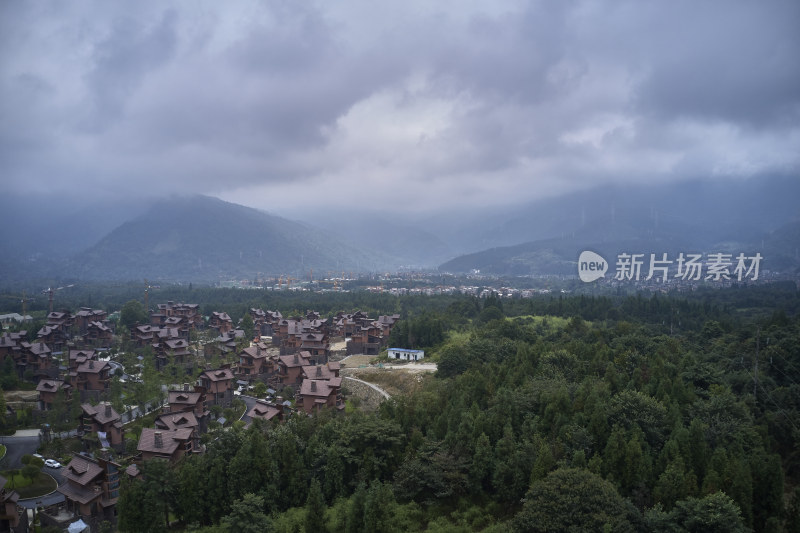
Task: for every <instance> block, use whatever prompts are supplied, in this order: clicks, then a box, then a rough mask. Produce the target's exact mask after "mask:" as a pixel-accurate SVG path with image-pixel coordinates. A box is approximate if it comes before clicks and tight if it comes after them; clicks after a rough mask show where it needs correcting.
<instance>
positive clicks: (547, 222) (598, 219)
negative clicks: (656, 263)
mask: <svg viewBox="0 0 800 533" xmlns="http://www.w3.org/2000/svg"><path fill="white" fill-rule="evenodd" d="M797 198H800V180H798V179H797V178H771V179H763V180H748V181H717V182H709V181H686V182H682V183H670V184H654V185H631V186H621V185H617V186H604V187H599V188H596V189H593V190H589V191H582V192H577V193H572V194H567V195H564V196H560V197H557V198H551V199H545V200H540V201H537V202H533V203H529V204H525V205H522V206H517V207H515V208H506V209H502V210H499V211H498V210H492V209H486V210H484V211H482V212H480V213H475V214H474V216H471V217H470V219H464V217H463V216H460V214H457V213H455V214H454V213H443V214H440V215H436V216H432V217H428V218H427V219H424V224H425V227H426V228H427V230H428V231H430V232H431V233H434V234H436V235H438V236H439V237H440V238H442V240H444V241H445V242H446V243H447V244H448V245H449V246H450V247H451V248H452V249H453V250H455V251H457V252H458V253H460V254H467V253H473V252H478V251H481V250H486V249H489V248H494V247H500V246H513V245H517V244H522V243H530V242H535V241H540V240H546V239H553V238H565V237H568V236H571V235H573V234H574V235H579V234H583V235H588V234H589V233H591V240H594V241H606V240H612V241H613V240H619V239H630V238H640V237H641V238H645V237H647V236H648V235H664V236H670V237H675V238H679V239H680V240H681V241H682V242H684V243H686V244H691V245H697V246H706V245H708V244H711V243H715V242H721V241H725V240H728V239H729V237H730V236H731V235H734V236H738V237H739V238H741V239H744V240H748V241H756V240H758V239H760V238H761V237H762V236H763V235H764V234H765V233H768V232H770V231H773V230H775V229H777V228H778V227H780V226H781V225H783V224H786V223H787V222H789V221H791V220H794V219H797V218H798V217H799V216H800V208H799V207H798V204H797V200H796V199H797Z"/></svg>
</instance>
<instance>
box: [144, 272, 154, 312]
mask: <svg viewBox="0 0 800 533" xmlns="http://www.w3.org/2000/svg"><path fill="white" fill-rule="evenodd" d="M151 288H152V286H151V285H150V284H149V283H148V282H147V278H145V280H144V311H145V312H146V313H149V312H150V307H149V305H150V289H151Z"/></svg>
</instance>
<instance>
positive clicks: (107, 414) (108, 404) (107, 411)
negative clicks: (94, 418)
mask: <svg viewBox="0 0 800 533" xmlns="http://www.w3.org/2000/svg"><path fill="white" fill-rule="evenodd" d="M106 417H107V418H110V417H111V404H110V403H107V404H106Z"/></svg>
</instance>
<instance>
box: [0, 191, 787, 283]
mask: <svg viewBox="0 0 800 533" xmlns="http://www.w3.org/2000/svg"><path fill="white" fill-rule="evenodd" d="M797 198H800V184H798V182H797V180H794V179H778V178H775V179H771V180H767V181H763V180H762V181H741V182H736V181H734V182H728V183H722V182H716V183H713V182H711V183H710V182H685V183H681V184H670V185H659V186H652V187H627V188H625V187H622V186H614V187H605V188H599V189H596V190H593V191H589V192H582V193H576V194H572V195H566V196H563V197H559V198H554V199H550V200H542V201H538V202H536V203H533V204H529V205H525V206H519V207H516V208H513V209H505V210H486V211H485V212H481V211H475V210H463V211H459V210H448V211H442V212H440V213H436V214H433V215H428V216H419V215H415V216H406V215H405V212H404V210H403V206H400V205H397V206H388V205H387V206H386V208H385V209H384V210H382V211H380V212H378V211H370V210H350V211H344V210H339V211H338V212H336V211H329V212H324V211H319V210H315V211H314V212H309V213H303V212H299V213H296V216H295V217H292V218H295V219H296V220H290V219H289V218H286V217H279V216H275V215H272V214H268V213H266V212H264V211H260V210H256V209H252V208H248V207H243V206H239V205H236V204H232V203H228V202H223V201H222V200H219V199H216V198H211V197H206V196H185V197H177V196H176V197H170V198H166V199H160V200H138V201H131V202H126V203H122V204H120V203H108V204H87V205H79V204H75V203H59V202H58V201H57V199H54V198H48V197H20V196H16V197H11V196H7V197H4V198H3V199H2V200H1V201H0V203H1V204H2V205H0V208H2V214H0V221H1V222H2V224H3V225H2V227H3V228H5V230H4V235H3V238H2V240H0V247H1V249H0V252H2V262H0V269H2V278H3V280H5V281H7V282H13V281H20V280H25V279H34V278H56V279H85V280H131V279H140V278H148V279H153V280H169V281H198V282H211V283H213V282H217V281H220V280H223V279H252V278H254V277H257V276H258V275H262V276H263V275H281V274H283V275H291V276H294V277H295V278H297V279H305V278H307V277H308V276H309V275H310V272H311V270H312V269H313V271H315V272H316V273H317V274H316V276H315V277H320V276H323V275H326V273H328V272H342V271H346V272H376V271H396V270H399V269H409V268H411V269H422V268H427V269H436V268H438V269H440V270H442V271H449V272H469V271H471V270H473V269H479V270H481V272H483V273H489V274H498V275H544V274H566V275H569V274H572V273H573V272H572V269H573V268H574V267H573V265H574V261H575V260H576V258H577V254H578V253H579V252H580V251H581V250H582V249H585V248H589V249H594V250H597V251H599V252H601V253H603V252H605V253H609V254H612V253H617V251H619V250H622V249H629V250H635V251H637V252H653V253H659V252H668V253H677V252H679V251H695V252H704V253H710V252H717V251H724V252H731V253H737V252H746V253H755V252H756V251H759V252H761V253H762V255H763V256H764V257H765V263H764V267H765V268H772V269H774V270H781V271H787V270H788V271H792V270H794V269H796V268H797V266H798V265H799V264H800V261H798V246H800V216H799V214H800V212H799V211H798V207H797V201H796V199H797Z"/></svg>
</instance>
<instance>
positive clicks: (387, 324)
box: [0, 302, 399, 528]
mask: <svg viewBox="0 0 800 533" xmlns="http://www.w3.org/2000/svg"><path fill="white" fill-rule="evenodd" d="M250 316H251V317H252V318H253V323H254V325H255V331H256V338H255V339H253V342H250V340H249V339H248V342H246V343H245V344H246V346H245V347H244V348H241V346H242V343H241V341H242V339H243V337H244V332H243V331H242V330H241V329H237V328H236V327H235V326H234V324H233V321H232V320H231V318H230V316H228V315H227V314H226V313H212V315H211V316H210V317H209V319H208V324H207V325H208V327H210V328H213V329H214V330H216V331H217V333H218V334H219V336H218V337H217V339H216V340H215V341H214V342H211V343H208V344H206V345H205V347H204V350H203V351H204V354H205V355H209V354H212V355H213V354H222V355H231V356H233V355H236V358H235V360H233V361H231V362H230V363H227V364H223V365H222V366H221V367H220V368H215V369H206V370H204V371H203V372H202V373H201V374H200V375H199V376H198V377H197V379H196V381H195V382H194V383H186V384H184V385H183V386H182V387H181V389H180V390H170V391H168V393H167V403H166V404H165V406H164V407H163V408H162V411H161V413H160V414H159V416H158V417H157V418H156V419H155V421H154V424H153V426H152V427H149V428H143V429H142V431H141V434H140V436H139V440H138V442H137V444H136V451H135V454H134V456H133V457H134V463H133V464H132V465H131V466H130V467H128V468H127V469H123V468H122V466H121V465H120V464H119V463H118V462H115V461H114V460H113V459H112V454H111V450H115V451H117V452H119V453H126V452H127V453H130V452H131V451H132V450H131V448H130V447H129V448H128V449H127V450H126V439H125V423H126V422H127V420H126V419H127V418H128V415H127V414H126V415H121V414H120V413H118V412H117V411H116V410H115V409H114V407H113V406H112V404H111V403H110V402H104V401H100V400H101V399H102V398H104V397H106V396H105V394H106V393H107V392H108V390H109V387H110V383H111V379H112V375H113V372H114V364H113V363H111V362H109V361H104V360H102V359H101V358H100V355H102V350H103V348H107V347H109V346H110V343H111V330H110V328H109V327H108V325H107V319H106V315H105V312H103V311H98V310H92V309H88V308H85V309H81V310H80V311H79V312H78V313H76V314H75V315H71V314H69V313H66V312H55V313H50V314H49V315H48V322H47V325H46V326H45V327H43V328H42V329H41V330H40V332H39V337H40V339H39V340H37V341H36V342H27V340H26V339H27V332H24V331H22V332H18V333H4V334H3V335H2V336H0V360H2V359H5V358H12V359H13V361H14V363H15V368H16V371H17V372H18V373H19V375H20V377H22V376H23V375H26V377H29V378H30V377H33V378H34V381H35V382H37V388H36V390H37V392H38V395H39V396H38V407H39V409H40V410H41V411H49V410H52V409H53V408H54V407H55V406H56V405H57V403H58V402H59V401H64V400H71V399H73V398H74V397H76V396H77V397H78V398H79V401H80V415H79V420H78V422H77V426H78V427H77V435H78V437H79V438H80V439H81V440H82V441H83V442H84V448H85V449H86V450H90V451H94V452H95V453H94V454H93V455H90V454H89V453H85V452H84V453H81V454H77V455H75V456H74V457H73V459H72V460H71V461H70V462H69V464H68V465H67V466H66V467H65V468H64V469H63V470H62V475H63V477H64V480H65V482H64V483H63V484H62V485H61V486H60V487H59V488H58V491H59V492H60V493H61V494H62V495H63V496H64V499H65V503H64V504H63V505H60V506H56V507H52V508H49V509H46V510H45V511H44V512H43V513H42V514H41V516H42V524H43V525H52V526H55V527H61V528H63V527H65V526H66V525H68V524H69V523H71V522H74V521H75V520H77V519H81V520H83V521H84V523H86V524H87V525H89V526H91V527H93V528H97V527H99V525H100V523H101V522H103V521H109V522H111V523H115V522H116V510H115V507H116V503H117V499H118V497H119V486H120V478H121V476H123V475H129V476H133V477H136V476H139V475H140V473H139V470H138V467H137V466H136V465H137V464H141V462H143V461H148V460H151V459H154V458H160V459H164V460H167V461H169V462H171V463H175V462H177V461H180V460H181V459H182V458H183V457H185V456H187V455H190V454H196V453H202V452H203V447H202V445H201V444H200V442H201V440H200V439H201V436H202V435H203V434H204V433H205V432H207V431H208V428H209V425H210V424H211V422H212V420H214V415H212V413H213V412H216V413H217V416H218V411H217V410H215V409H213V407H214V406H220V407H222V408H225V407H230V406H231V404H232V402H233V399H234V397H235V396H236V395H237V394H239V393H240V392H239V391H242V390H244V388H246V387H251V386H253V385H254V384H256V383H258V382H263V383H265V384H266V385H267V387H268V388H267V392H268V398H269V399H268V400H257V401H255V402H251V403H250V408H249V409H248V411H247V413H246V420H250V421H254V420H265V421H274V422H280V421H282V420H284V418H285V417H287V416H288V415H289V413H290V411H292V410H294V411H296V412H302V413H306V414H309V415H310V414H313V413H315V412H318V411H319V410H321V409H334V410H343V409H344V399H343V397H342V377H341V376H340V364H339V363H338V362H336V361H332V360H331V359H330V355H331V339H333V338H337V339H339V341H340V342H341V341H342V340H346V341H347V349H346V351H347V353H348V354H351V353H364V354H377V353H378V352H379V351H380V350H381V349H382V348H383V347H385V346H386V344H387V342H388V338H389V334H390V333H391V329H392V327H393V325H394V324H395V323H396V322H397V320H398V319H399V315H391V316H380V317H378V318H377V319H372V318H370V317H368V316H367V315H366V314H365V313H362V312H360V311H358V312H355V313H339V314H337V315H336V316H335V317H333V318H330V319H324V318H321V317H320V315H319V313H316V312H309V313H307V314H306V316H304V317H291V318H284V317H283V316H282V315H281V313H280V312H277V311H263V310H261V309H251V310H250ZM203 324H204V321H203V318H202V316H201V315H200V312H199V308H198V306H197V305H196V304H182V303H177V304H176V303H174V302H168V303H166V304H161V305H159V306H158V308H157V310H156V311H154V312H152V313H151V314H150V321H149V323H148V324H143V325H137V326H135V327H134V328H132V330H131V341H132V342H133V344H134V345H136V346H139V347H144V346H149V347H150V348H151V349H152V353H153V356H154V358H155V363H156V367H157V368H158V369H163V368H164V367H165V366H166V365H167V364H173V363H174V364H177V365H187V368H188V365H191V364H194V363H195V362H196V361H195V359H196V357H195V355H196V354H195V353H194V352H193V351H192V347H191V345H190V340H189V339H190V334H191V332H192V331H193V330H195V329H198V328H200V327H202V326H203ZM75 337H80V338H81V339H84V341H83V342H84V344H83V345H81V346H80V347H78V348H75V347H74V346H75V344H74V340H75ZM237 341H238V343H237ZM56 355H58V356H59V357H54V356H56ZM228 359H229V360H230V358H228ZM289 387H290V388H291V391H292V392H291V393H290V392H289V391H287V390H286V389H287V388H289ZM281 394H282V395H285V396H289V395H290V394H293V395H294V404H292V403H291V402H288V401H283V396H281ZM218 422H222V420H218ZM3 481H4V480H2V479H0V498H3V500H2V501H3V502H4V503H8V504H9V505H12V504H13V506H14V507H16V500H15V499H14V498H16V497H17V496H14V494H16V493H13V491H11V492H8V491H5V490H4V489H3ZM15 516H16V515H14V516H12V515H11V514H9V515H8V517H7V519H8V520H10V521H11V522H9V523H10V524H11V527H16V526H18V525H19V523H20V522H19V519H20V518H19V516H16V518H15ZM0 519H2V517H0ZM15 520H16V522H15Z"/></svg>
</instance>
